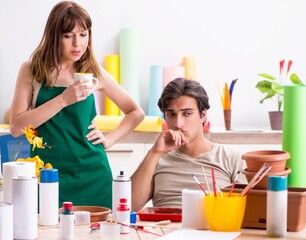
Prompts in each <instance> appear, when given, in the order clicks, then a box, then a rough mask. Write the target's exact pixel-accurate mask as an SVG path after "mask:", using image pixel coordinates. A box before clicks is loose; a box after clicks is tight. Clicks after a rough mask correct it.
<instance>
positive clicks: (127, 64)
mask: <svg viewBox="0 0 306 240" xmlns="http://www.w3.org/2000/svg"><path fill="white" fill-rule="evenodd" d="M140 50H141V48H140V31H139V30H138V29H136V28H122V29H120V37H119V51H120V84H121V86H122V87H123V88H124V89H125V90H126V91H127V92H128V93H129V94H130V95H131V97H132V98H133V99H134V100H135V102H136V103H138V105H140V92H141V89H140V86H141V84H140Z"/></svg>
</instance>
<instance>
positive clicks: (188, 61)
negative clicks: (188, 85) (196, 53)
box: [183, 57, 196, 80]
mask: <svg viewBox="0 0 306 240" xmlns="http://www.w3.org/2000/svg"><path fill="white" fill-rule="evenodd" d="M183 66H184V67H185V78H186V79H189V80H196V68H195V61H194V58H193V57H184V58H183Z"/></svg>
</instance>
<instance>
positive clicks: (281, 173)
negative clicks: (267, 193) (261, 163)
mask: <svg viewBox="0 0 306 240" xmlns="http://www.w3.org/2000/svg"><path fill="white" fill-rule="evenodd" d="M242 173H243V174H244V175H245V176H246V178H247V180H248V182H250V181H251V180H252V178H253V177H254V176H255V174H256V173H257V172H250V171H249V170H248V169H247V168H246V169H244V170H243V171H242ZM290 173H291V169H290V168H288V167H286V169H285V170H284V171H279V172H268V173H267V174H266V175H265V176H264V177H263V178H262V179H261V180H260V181H259V182H258V183H257V184H256V185H255V186H254V187H253V189H268V177H269V176H288V175H289V174H290Z"/></svg>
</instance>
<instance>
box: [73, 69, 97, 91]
mask: <svg viewBox="0 0 306 240" xmlns="http://www.w3.org/2000/svg"><path fill="white" fill-rule="evenodd" d="M73 79H74V82H77V81H79V80H83V81H84V80H85V81H84V83H83V85H86V86H87V87H88V88H89V90H88V91H89V92H91V93H92V92H93V91H94V90H95V89H96V88H97V87H98V86H99V84H100V80H99V79H97V78H95V77H93V75H92V73H81V72H77V73H74V74H73Z"/></svg>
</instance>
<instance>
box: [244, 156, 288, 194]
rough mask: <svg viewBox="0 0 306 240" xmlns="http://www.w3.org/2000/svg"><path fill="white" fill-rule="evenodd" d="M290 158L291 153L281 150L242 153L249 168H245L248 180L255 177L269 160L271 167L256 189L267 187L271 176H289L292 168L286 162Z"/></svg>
mask: <svg viewBox="0 0 306 240" xmlns="http://www.w3.org/2000/svg"><path fill="white" fill-rule="evenodd" d="M289 158H290V154H289V153H288V152H286V151H281V150H257V151H252V152H246V153H244V154H243V155H242V159H244V160H245V161H246V165H247V168H246V169H244V170H243V173H244V175H245V176H246V178H247V180H248V181H251V179H252V178H253V177H254V175H255V174H256V173H257V172H258V170H259V169H260V168H261V167H262V166H263V164H264V163H265V162H267V163H268V164H269V165H270V166H271V169H270V171H269V172H268V173H267V174H266V175H265V176H264V177H263V179H261V181H260V182H259V183H257V184H256V185H255V186H254V189H267V187H268V177H269V176H288V174H289V173H291V169H290V168H288V167H286V162H287V160H288V159H289Z"/></svg>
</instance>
